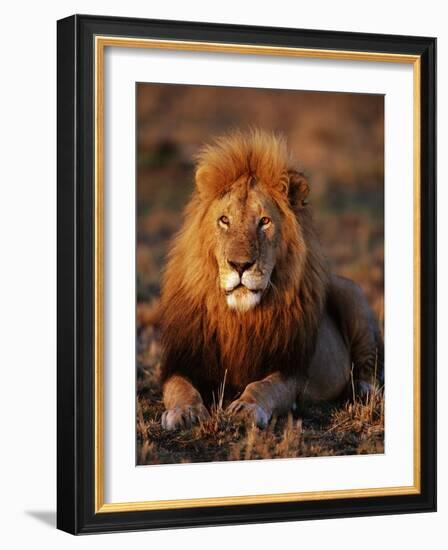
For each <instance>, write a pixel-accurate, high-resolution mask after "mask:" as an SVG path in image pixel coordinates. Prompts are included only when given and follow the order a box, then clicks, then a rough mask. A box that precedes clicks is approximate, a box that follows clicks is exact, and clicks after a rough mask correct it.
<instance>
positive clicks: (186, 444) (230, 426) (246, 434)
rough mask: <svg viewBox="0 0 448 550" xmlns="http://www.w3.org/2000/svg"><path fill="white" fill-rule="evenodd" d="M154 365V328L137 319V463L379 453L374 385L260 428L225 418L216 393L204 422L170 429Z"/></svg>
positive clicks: (380, 425)
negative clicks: (358, 395) (358, 394)
mask: <svg viewBox="0 0 448 550" xmlns="http://www.w3.org/2000/svg"><path fill="white" fill-rule="evenodd" d="M140 318H144V315H140ZM158 366H159V345H158V342H157V338H156V335H155V331H154V328H153V327H152V326H151V325H150V324H149V325H148V324H145V322H144V320H143V321H142V320H140V326H139V329H138V364H137V417H136V422H137V426H136V428H137V463H138V464H172V463H179V462H182V463H185V462H210V461H224V460H250V459H262V458H296V457H310V456H336V455H351V454H372V453H382V452H384V401H383V392H382V391H381V389H380V388H378V389H377V391H376V392H374V393H372V394H371V395H369V396H368V397H367V398H366V399H364V400H360V399H359V398H356V397H355V398H354V399H353V397H350V398H348V399H347V400H345V401H342V402H339V403H332V404H326V405H325V406H320V407H317V406H314V407H308V408H307V409H305V410H298V411H295V412H294V413H291V414H289V415H288V416H287V417H285V418H279V419H273V420H272V421H271V422H270V424H269V426H268V428H267V429H265V430H261V429H258V428H256V427H254V426H246V425H244V423H242V422H241V421H235V419H233V418H230V417H229V416H228V415H227V414H226V412H225V410H224V408H223V404H222V403H221V402H220V399H219V396H217V403H216V405H215V406H214V408H213V410H212V411H211V412H212V414H211V420H210V421H207V422H206V423H204V424H201V425H199V426H197V427H195V428H193V429H191V430H176V431H172V432H170V431H166V430H164V429H163V428H162V426H161V424H160V417H161V415H162V413H163V411H164V406H163V402H162V395H161V388H160V385H159V381H158V374H159V373H158ZM224 405H225V404H224Z"/></svg>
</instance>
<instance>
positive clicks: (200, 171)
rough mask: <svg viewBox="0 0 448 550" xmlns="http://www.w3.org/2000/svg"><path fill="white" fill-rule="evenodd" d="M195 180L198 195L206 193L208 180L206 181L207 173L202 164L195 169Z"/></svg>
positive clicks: (202, 195)
mask: <svg viewBox="0 0 448 550" xmlns="http://www.w3.org/2000/svg"><path fill="white" fill-rule="evenodd" d="M194 177H195V181H196V189H197V190H198V192H199V195H200V196H201V197H204V196H205V195H206V194H207V190H208V189H209V187H210V185H209V181H208V179H209V178H208V174H207V170H206V169H205V167H204V166H200V167H199V168H197V169H196V173H195V176H194Z"/></svg>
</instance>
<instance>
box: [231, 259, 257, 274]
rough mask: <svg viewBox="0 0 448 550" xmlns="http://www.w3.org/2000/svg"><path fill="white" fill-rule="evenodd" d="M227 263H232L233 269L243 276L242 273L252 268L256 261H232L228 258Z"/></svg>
mask: <svg viewBox="0 0 448 550" xmlns="http://www.w3.org/2000/svg"><path fill="white" fill-rule="evenodd" d="M227 263H228V264H229V265H230V267H231V268H232V269H234V270H235V271H236V272H237V273H238V275H239V276H240V277H241V276H242V274H243V273H244V272H245V271H246V270H248V269H250V268H251V267H252V266H253V265H254V263H255V262H254V261H253V262H234V261H231V260H227Z"/></svg>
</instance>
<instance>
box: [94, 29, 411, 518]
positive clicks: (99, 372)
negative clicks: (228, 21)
mask: <svg viewBox="0 0 448 550" xmlns="http://www.w3.org/2000/svg"><path fill="white" fill-rule="evenodd" d="M108 46H109V47H110V46H115V47H122V48H153V49H161V50H177V51H179V50H180V51H197V52H207V53H237V54H253V55H273V56H286V57H302V58H314V59H333V60H350V61H373V62H386V63H410V64H412V65H413V107H414V108H413V117H414V126H413V130H414V137H413V144H414V149H413V158H414V160H413V171H414V184H413V194H414V212H413V216H414V235H413V239H414V266H413V271H414V283H413V284H414V287H413V289H414V291H413V295H414V356H413V357H414V392H413V394H414V414H413V421H414V482H413V485H411V486H404V487H380V488H365V489H353V490H333V491H314V492H301V493H281V494H266V495H244V496H228V497H216V498H194V499H181V500H159V501H143V502H122V503H105V502H104V49H105V47H108ZM420 81H421V72H420V56H417V55H401V54H389V53H379V52H378V53H376V52H374V53H372V52H353V51H343V50H318V49H309V48H290V47H276V46H255V45H251V44H221V43H213V42H193V41H191V42H190V41H181V40H179V41H176V40H155V39H140V38H120V37H111V36H96V37H95V289H94V291H95V322H94V326H95V392H94V393H95V427H94V432H95V502H94V506H95V513H106V512H125V511H126V512H128V511H137V510H140V511H141V510H162V509H175V508H192V507H203V506H224V505H225V506H230V505H237V504H260V503H269V502H293V501H296V502H299V501H312V500H330V499H337V498H361V497H374V496H376V497H378V496H392V495H410V494H419V493H420V479H421V469H420V460H421V457H420V430H421V426H420V407H421V403H420V268H421V249H420V194H421V181H420V152H421V148H420V116H421V114H420V111H421V99H420Z"/></svg>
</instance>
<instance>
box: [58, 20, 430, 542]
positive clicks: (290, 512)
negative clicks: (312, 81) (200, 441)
mask: <svg viewBox="0 0 448 550" xmlns="http://www.w3.org/2000/svg"><path fill="white" fill-rule="evenodd" d="M57 31H58V32H57V41H58V42H57V47H58V59H57V71H58V75H57V88H58V89H57V91H58V106H57V118H58V123H57V134H58V138H57V145H58V155H57V160H58V166H57V179H58V203H57V206H58V221H57V230H58V248H57V252H58V293H57V302H58V305H57V315H58V340H57V347H58V352H57V353H58V376H57V379H58V381H57V392H58V398H57V417H58V426H57V437H58V444H57V449H58V457H57V469H58V472H57V492H58V505H57V526H58V528H59V529H61V530H64V531H67V532H69V533H72V534H83V533H100V532H113V531H127V530H139V529H160V528H175V527H192V526H207V525H231V524H240V523H255V522H272V521H293V520H306V519H323V518H336V517H355V516H368V515H383V514H399V513H411V512H430V511H435V509H436V122H435V117H436V84H435V82H436V40H435V39H434V38H428V37H409V36H396V35H379V34H378V35H377V34H361V33H348V32H335V31H318V30H303V29H286V28H267V27H251V26H240V25H221V24H213V23H192V22H181V21H158V20H142V19H130V18H121V17H116V18H114V17H99V16H89V15H74V16H71V17H68V18H66V19H62V20H60V21H58V27H57ZM107 48H124V49H127V50H132V49H135V48H139V49H142V50H144V49H157V50H158V51H161V52H164V51H175V52H177V51H182V52H190V53H191V52H193V53H194V52H198V53H204V52H206V53H207V54H213V55H216V56H219V55H228V54H232V55H233V54H234V55H237V56H238V55H247V56H262V55H265V56H266V55H268V56H270V57H271V58H272V59H274V60H275V59H278V60H281V59H283V58H299V59H324V60H326V61H329V62H330V61H335V62H338V63H344V62H353V61H356V62H358V63H371V62H379V63H386V64H390V66H392V67H393V66H395V65H397V66H398V65H400V66H401V65H407V66H410V67H412V79H413V91H412V94H413V121H412V127H413V166H412V172H413V191H412V193H413V200H414V207H413V208H414V209H413V213H412V219H413V236H412V237H411V238H413V254H414V258H413V274H412V275H410V276H413V297H414V304H413V320H412V322H413V342H412V348H413V350H412V355H413V388H412V394H413V402H412V411H408V412H409V414H410V415H412V418H413V483H411V484H409V485H407V486H389V487H374V488H365V487H364V488H356V489H353V488H347V489H338V490H317V491H310V492H306V493H298V492H294V491H291V492H289V491H288V492H283V493H272V494H259V495H239V496H233V495H228V496H226V497H216V498H214V497H209V498H190V499H185V500H182V499H177V500H172V499H171V500H170V499H167V500H165V501H161V500H154V499H151V491H150V489H149V488H148V497H147V498H146V499H145V500H143V501H133V502H106V500H105V496H104V488H105V472H104V461H105V458H107V457H106V456H105V453H106V449H105V444H104V421H105V418H104V416H105V407H104V388H105V385H104V369H105V361H104V345H105V335H104V305H105V304H104V300H105V293H104V276H105V269H106V267H105V264H104V250H105V247H106V243H105V239H106V238H107V236H106V235H105V230H104V228H105V217H106V216H107V212H106V211H105V209H106V208H107V206H106V205H107V196H106V194H107V192H108V190H107V187H105V185H104V180H105V170H104V143H105V139H107V138H108V136H106V135H105V130H104V118H105V109H104V94H105V87H106V83H105V79H104V66H105V65H104V63H105V57H104V56H105V51H106V50H107ZM274 62H275V61H274ZM394 64H395V65H394ZM338 66H339V65H338ZM200 467H201V465H196V466H195V468H200Z"/></svg>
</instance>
